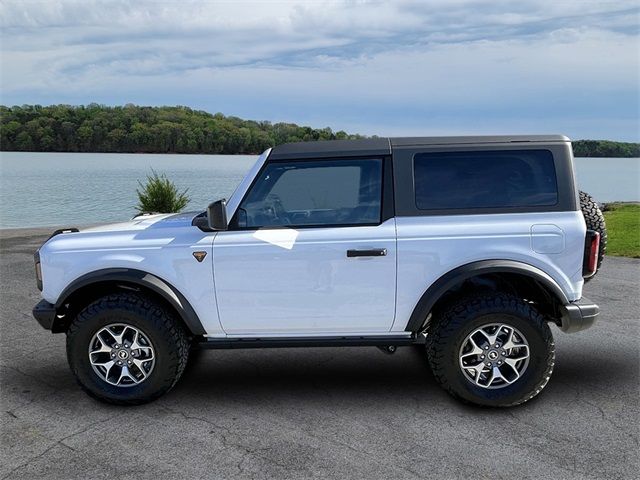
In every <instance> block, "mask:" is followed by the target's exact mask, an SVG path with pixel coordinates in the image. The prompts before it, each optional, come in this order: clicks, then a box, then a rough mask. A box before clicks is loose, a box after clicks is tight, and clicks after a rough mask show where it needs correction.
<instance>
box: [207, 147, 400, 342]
mask: <svg viewBox="0 0 640 480" xmlns="http://www.w3.org/2000/svg"><path fill="white" fill-rule="evenodd" d="M392 189H393V185H392V180H391V160H390V158H344V159H314V160H308V159H305V160H268V161H267V162H266V164H265V165H264V166H263V168H262V170H261V171H260V172H259V174H258V175H257V177H256V180H255V181H254V182H253V184H252V186H251V187H250V188H249V190H248V191H247V193H246V194H245V196H244V198H243V200H242V201H241V203H240V205H239V208H238V209H237V212H236V213H235V215H234V216H233V218H232V220H231V222H230V228H229V230H228V231H224V232H220V233H218V234H217V235H216V238H215V240H214V245H213V262H214V283H215V290H216V298H217V305H218V312H219V315H220V320H221V324H222V326H223V328H224V330H225V332H226V333H227V334H229V335H243V336H248V335H253V336H257V335H260V336H265V335H283V336H286V335H330V334H334V333H335V334H358V333H367V332H372V333H373V332H387V331H389V330H390V328H391V326H392V324H393V320H394V312H395V296H396V229H395V219H394V218H393V213H392V212H393V204H392V202H393V190H392ZM383 192H384V195H383ZM383 197H384V198H383Z"/></svg>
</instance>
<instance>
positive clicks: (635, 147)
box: [572, 140, 640, 158]
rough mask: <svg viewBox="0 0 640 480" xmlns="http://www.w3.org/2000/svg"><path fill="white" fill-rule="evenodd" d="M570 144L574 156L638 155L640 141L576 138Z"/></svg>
mask: <svg viewBox="0 0 640 480" xmlns="http://www.w3.org/2000/svg"><path fill="white" fill-rule="evenodd" d="M572 145H573V155H574V156H576V157H627V158H628V157H640V143H627V142H611V141H609V140H576V141H575V142H572Z"/></svg>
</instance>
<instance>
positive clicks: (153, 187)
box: [136, 169, 190, 213]
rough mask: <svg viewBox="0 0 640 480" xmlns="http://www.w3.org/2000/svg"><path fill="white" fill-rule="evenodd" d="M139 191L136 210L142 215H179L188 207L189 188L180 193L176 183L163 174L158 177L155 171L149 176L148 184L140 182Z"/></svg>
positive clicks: (137, 190)
mask: <svg viewBox="0 0 640 480" xmlns="http://www.w3.org/2000/svg"><path fill="white" fill-rule="evenodd" d="M138 185H140V188H139V189H136V192H137V193H138V205H137V206H136V209H137V210H138V211H139V212H140V213H150V212H156V213H177V212H179V211H180V210H182V209H183V208H184V207H186V206H187V203H189V200H190V198H189V196H188V195H187V191H188V190H189V189H188V188H187V189H185V190H184V191H183V192H179V191H178V188H177V187H176V186H175V185H174V183H173V182H172V181H171V180H169V179H168V178H167V176H166V175H165V174H164V173H163V174H160V175H158V173H156V171H155V170H153V169H152V170H151V175H147V182H146V183H145V184H143V183H142V182H141V181H140V180H138Z"/></svg>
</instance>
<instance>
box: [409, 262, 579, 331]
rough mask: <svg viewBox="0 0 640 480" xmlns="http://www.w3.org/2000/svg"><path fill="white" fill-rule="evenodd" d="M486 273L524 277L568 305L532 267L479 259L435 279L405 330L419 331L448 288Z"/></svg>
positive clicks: (545, 276)
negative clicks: (512, 274)
mask: <svg viewBox="0 0 640 480" xmlns="http://www.w3.org/2000/svg"><path fill="white" fill-rule="evenodd" d="M487 273H517V274H521V275H526V276H528V277H531V278H533V279H534V280H536V281H538V282H540V283H541V284H542V285H543V286H544V287H546V288H547V289H548V290H549V291H550V292H552V293H553V294H554V295H555V297H556V298H557V299H558V301H559V302H560V303H561V304H562V305H567V304H569V299H568V298H567V296H566V294H565V293H564V291H563V290H562V288H561V287H560V285H558V283H557V282H556V281H555V280H554V279H553V278H552V277H551V276H550V275H549V274H547V273H546V272H544V271H542V270H540V269H539V268H537V267H534V266H533V265H529V264H527V263H522V262H518V261H515V260H481V261H478V262H472V263H468V264H466V265H462V266H460V267H457V268H455V269H453V270H451V271H449V272H447V273H445V274H444V275H443V276H442V277H440V278H439V279H438V280H436V281H435V282H434V283H433V284H432V285H431V286H430V287H429V288H428V289H427V290H426V291H425V292H424V293H423V294H422V297H420V300H418V303H417V304H416V306H415V308H414V309H413V312H412V313H411V317H410V318H409V322H408V323H407V326H406V328H405V331H409V332H419V331H420V330H422V328H423V327H424V323H425V320H426V318H427V316H428V315H429V313H430V312H431V310H432V309H433V306H434V305H435V304H436V302H437V301H438V300H439V299H440V298H441V297H442V296H443V295H444V294H445V293H447V292H448V291H449V290H450V289H451V288H453V287H454V286H456V285H458V284H459V283H461V282H463V281H464V280H467V279H469V278H472V277H476V276H478V275H483V274H487Z"/></svg>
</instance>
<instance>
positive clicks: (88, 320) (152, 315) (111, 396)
mask: <svg viewBox="0 0 640 480" xmlns="http://www.w3.org/2000/svg"><path fill="white" fill-rule="evenodd" d="M188 355H189V343H188V339H187V336H186V334H185V332H184V330H183V329H182V327H181V325H180V324H178V322H177V321H176V320H175V318H173V316H172V314H171V312H169V311H167V310H166V309H164V308H163V307H162V306H161V305H159V304H157V303H155V302H154V301H153V300H152V299H150V298H147V297H145V296H142V295H138V294H133V293H117V294H113V295H108V296H105V297H102V298H100V299H98V300H96V301H95V302H93V303H92V304H91V305H89V306H88V307H86V308H85V309H84V310H82V311H81V312H80V313H79V314H78V316H77V317H76V318H75V320H74V321H73V322H72V324H71V326H70V327H69V330H68V331H67V358H68V360H69V365H70V367H71V370H72V372H73V373H74V375H75V377H76V379H77V381H78V383H79V384H80V386H81V387H82V388H83V389H84V390H85V391H86V392H87V393H88V394H89V395H91V396H92V397H94V398H97V399H98V400H102V401H105V402H109V403H115V404H121V405H133V404H140V403H146V402H149V401H152V400H154V399H156V398H158V397H159V396H160V395H162V394H164V393H166V392H167V391H168V390H169V389H171V388H172V387H173V386H174V385H175V383H176V382H177V381H178V379H179V378H180V376H181V375H182V372H183V370H184V368H185V365H186V363H187V358H188Z"/></svg>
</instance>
